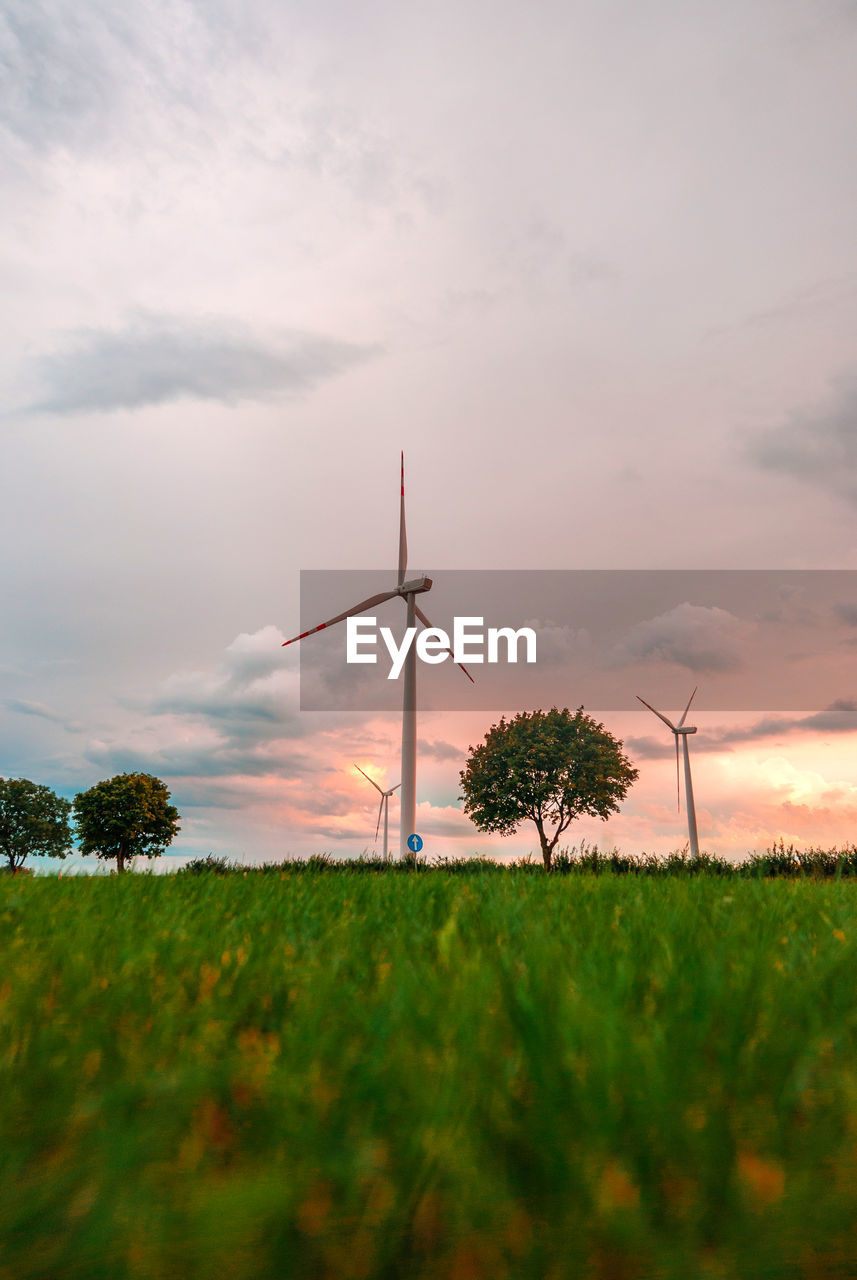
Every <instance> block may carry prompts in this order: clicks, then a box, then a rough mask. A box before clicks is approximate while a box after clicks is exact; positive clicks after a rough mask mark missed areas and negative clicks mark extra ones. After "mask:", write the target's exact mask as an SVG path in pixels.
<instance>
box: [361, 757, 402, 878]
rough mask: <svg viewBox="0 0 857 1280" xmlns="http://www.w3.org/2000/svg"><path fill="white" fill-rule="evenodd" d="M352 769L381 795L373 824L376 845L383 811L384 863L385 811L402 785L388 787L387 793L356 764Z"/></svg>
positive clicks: (387, 849)
mask: <svg viewBox="0 0 857 1280" xmlns="http://www.w3.org/2000/svg"><path fill="white" fill-rule="evenodd" d="M354 768H355V769H356V770H357V772H358V773H362V774H363V777H364V778H365V779H366V781H367V782H371V783H372V786H373V787H374V788H375V790H376V791H379V792H380V793H381V803H380V804H379V805H378V821H377V822H376V823H375V843H376V844H377V843H378V828H379V827H380V825H381V811H382V810H383V812H384V843H383V845H382V849H383V854H382V856H383V858H384V861H385V862H386V860H387V859H388V858H389V856H390V845H389V843H388V840H387V810H388V809H389V807H390V796H391V795H392V794H393V792H394V791H396V790H398V788H399V787H400V786H401V785H402V784H401V782H397V783H396V785H395V787H390V790H389V791H384V790H383V789H382V788H381V787H379V786H378V783H377V782H376V781H375V779H374V778H370V777H369V774H368V773H365V772H364V770H363V769H361V768H360V765H359V764H356V765H355V766H354Z"/></svg>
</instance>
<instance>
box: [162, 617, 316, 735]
mask: <svg viewBox="0 0 857 1280" xmlns="http://www.w3.org/2000/svg"><path fill="white" fill-rule="evenodd" d="M282 640H283V637H282V634H281V632H280V631H279V630H278V629H277V628H276V627H274V626H268V627H263V628H262V629H261V630H260V631H256V632H254V633H253V634H252V635H251V634H247V633H244V634H242V635H240V636H238V637H237V638H236V639H235V640H234V641H233V642H232V644H231V645H229V646H228V648H227V649H226V650H225V652H224V654H223V658H222V660H221V663H220V665H219V667H218V668H217V669H216V670H214V671H189V672H178V673H177V674H175V675H173V676H170V678H169V679H168V680H167V681H165V683H164V685H163V688H162V690H161V692H160V693H159V694H158V695H157V696H156V697H155V698H153V699H152V701H151V703H150V704H149V709H150V710H151V711H152V712H154V713H155V714H156V715H174V716H179V717H184V716H189V717H192V718H193V719H196V720H201V721H203V722H205V723H206V724H207V725H208V726H209V727H210V728H212V729H214V730H215V732H217V733H218V734H223V735H225V736H226V738H227V739H228V740H229V742H230V743H231V744H233V745H235V744H238V743H241V744H244V743H246V742H251V743H260V742H262V741H267V740H271V739H283V738H296V737H300V736H301V734H302V733H303V723H302V720H301V717H300V713H299V712H298V710H297V707H298V675H297V672H296V670H295V666H296V664H297V658H296V657H295V656H293V655H288V656H287V655H284V653H283V650H282V647H281V645H282Z"/></svg>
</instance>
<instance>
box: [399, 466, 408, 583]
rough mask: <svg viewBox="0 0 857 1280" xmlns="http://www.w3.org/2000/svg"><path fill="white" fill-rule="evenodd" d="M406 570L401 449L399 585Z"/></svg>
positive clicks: (403, 482) (406, 542) (403, 476)
mask: <svg viewBox="0 0 857 1280" xmlns="http://www.w3.org/2000/svg"><path fill="white" fill-rule="evenodd" d="M407 571H408V535H407V531H406V530H405V451H404V449H403V450H402V483H401V496H400V498H399V586H401V585H402V583H403V582H404V581H405V574H406V573H407Z"/></svg>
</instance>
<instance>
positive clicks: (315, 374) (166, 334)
mask: <svg viewBox="0 0 857 1280" xmlns="http://www.w3.org/2000/svg"><path fill="white" fill-rule="evenodd" d="M376 351H377V348H373V347H369V346H358V345H356V344H354V343H349V342H341V341H338V340H337V339H335V338H327V337H324V336H322V335H318V334H312V333H303V332H301V331H298V330H291V331H286V332H284V333H281V334H278V335H276V336H272V337H271V338H267V339H260V338H257V337H256V336H254V335H253V333H252V332H251V331H250V330H248V329H246V328H244V327H243V326H241V325H239V324H237V323H235V322H231V321H230V322H226V321H224V320H219V319H215V318H208V319H179V318H177V317H171V316H156V315H140V316H138V317H136V318H134V319H132V320H131V321H129V322H128V323H127V324H126V325H125V326H124V327H123V328H121V329H117V330H114V331H112V332H111V331H108V330H98V329H85V330H80V331H78V332H77V333H74V334H72V335H70V336H69V338H68V339H67V341H66V343H65V345H64V346H63V347H62V348H61V349H59V350H57V351H55V352H52V353H50V354H48V355H44V356H41V357H40V358H38V359H37V360H36V361H35V363H34V372H35V376H36V380H37V384H38V386H39V388H40V391H39V392H37V395H36V399H35V403H33V404H32V405H31V406H30V409H31V411H35V412H41V413H59V414H66V413H80V412H85V411H90V412H92V411H94V412H110V411H111V410H113V409H139V408H142V407H143V406H145V405H156V404H166V403H168V402H170V401H174V400H181V399H197V400H217V401H220V402H221V403H222V404H228V405H234V404H237V403H239V402H240V401H242V400H274V399H277V398H279V397H281V396H285V395H294V394H298V393H300V392H305V391H308V390H310V389H311V388H312V387H314V386H316V385H317V384H318V383H319V382H322V381H324V380H325V379H327V378H332V377H334V376H335V375H336V374H338V373H341V372H343V371H344V370H345V369H347V368H349V367H350V366H351V365H354V364H357V363H358V362H360V361H362V360H366V359H367V358H368V357H369V356H371V355H372V354H374V353H375V352H376Z"/></svg>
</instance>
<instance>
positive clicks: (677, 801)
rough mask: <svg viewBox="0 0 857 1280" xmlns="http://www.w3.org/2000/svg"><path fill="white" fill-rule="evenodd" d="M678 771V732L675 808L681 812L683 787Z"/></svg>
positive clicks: (676, 739)
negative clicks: (680, 783)
mask: <svg viewBox="0 0 857 1280" xmlns="http://www.w3.org/2000/svg"><path fill="white" fill-rule="evenodd" d="M678 778H679V773H678V734H676V735H675V808H676V813H681V787H680V785H679V780H678Z"/></svg>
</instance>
